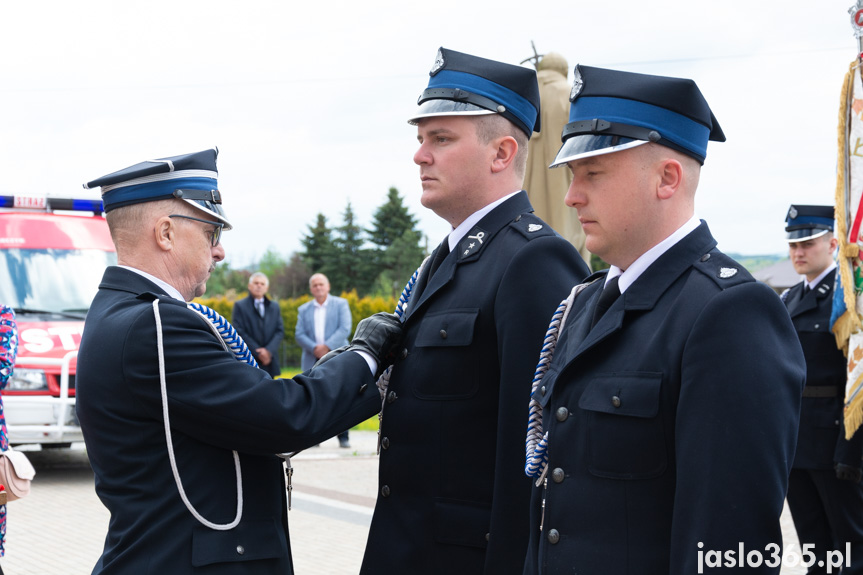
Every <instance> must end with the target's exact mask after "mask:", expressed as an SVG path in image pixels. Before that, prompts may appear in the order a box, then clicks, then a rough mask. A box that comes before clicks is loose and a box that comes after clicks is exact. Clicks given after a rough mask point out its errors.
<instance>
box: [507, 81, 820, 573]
mask: <svg viewBox="0 0 863 575" xmlns="http://www.w3.org/2000/svg"><path fill="white" fill-rule="evenodd" d="M574 78H575V80H574V83H573V88H572V92H571V95H570V99H571V101H572V104H571V111H570V122H569V123H568V124H567V125H566V127H565V128H564V130H563V146H562V147H561V149H560V151H559V152H558V156H557V158H556V160H555V165H558V166H567V167H566V168H563V169H569V170H571V171H572V174H573V180H572V184H571V186H570V188H569V192H568V194H567V196H566V203H567V205H569V206H571V207H574V208H577V209H578V213H579V218H580V219H581V221H582V223H583V225H584V231H585V234H586V235H587V240H586V245H587V249H588V250H590V252H591V253H594V254H597V255H599V256H600V257H601V258H602V259H603V260H605V261H606V262H608V263H609V264H611V268H610V269H609V270H608V272H607V273H606V272H604V271H603V272H602V273H600V274H595V276H594V277H593V281H592V283H590V285H588V286H587V287H586V288H584V289H583V291H581V292H580V293H578V295H575V296H574V299H573V302H572V304H571V306H570V308H569V315H568V316H567V319H566V322H565V324H564V327H563V328H562V333H561V335H560V337H559V339H558V341H557V343H556V348H555V349H554V353H553V359H552V361H551V365H550V367H549V369H548V371H547V372H545V375H544V376H543V377H542V379H541V380H540V382H539V383H538V384H537V389H536V392H535V393H534V396H533V399H534V400H535V402H534V404H533V408H534V409H535V410H541V411H539V412H538V417H539V422H540V425H539V427H540V428H541V429H540V430H537V431H538V433H539V435H540V436H542V435H543V434H544V433H545V432H547V433H548V437H547V456H548V459H547V462H545V463H546V464H545V465H543V464H542V458H541V457H540V464H539V465H538V466H537V469H536V470H534V469H532V468H529V469H528V471H529V472H531V474H532V475H533V476H534V477H536V479H537V480H538V482H537V483H538V486H537V487H536V488H535V489H534V494H533V499H532V501H531V522H530V547H529V550H528V555H527V559H526V563H525V569H524V572H525V573H526V574H530V575H533V574H552V573H576V572H577V573H585V574H599V573H601V574H602V575H635V574H645V573H651V574H654V573H656V574H658V573H662V574H663V575H669V574H670V575H692V574H693V573H699V572H703V571H702V570H705V569H707V568H708V567H709V566H710V565H711V562H712V561H713V559H714V558H715V557H716V555H715V553H720V554H721V555H720V557H721V558H722V560H723V561H724V560H725V558H726V555H725V553H726V552H731V553H734V554H737V553H739V548H740V546H741V545H743V546H744V547H745V549H746V550H753V549H757V550H760V551H761V552H762V553H769V549H773V548H772V547H771V548H769V549H768V551H764V550H765V548H766V546H767V545H770V544H776V552H777V554H778V553H779V551H781V545H782V534H781V530H780V524H779V517H780V514H781V513H782V507H783V502H784V498H785V491H786V488H787V486H788V472H789V471H790V465H791V459H792V458H793V455H794V445H795V443H796V439H797V423H798V414H799V410H800V395H801V392H802V390H803V383H804V376H805V366H804V362H803V354H802V352H801V350H800V346H799V344H798V343H797V340H796V337H795V336H794V328H793V326H792V325H791V320H790V319H789V318H788V314H787V313H786V311H785V310H784V309H783V306H782V302H781V301H780V300H779V298H778V297H777V296H776V294H775V293H774V292H773V291H772V290H771V289H770V288H769V287H767V286H766V285H765V284H762V283H759V282H756V281H755V280H754V279H753V278H752V276H750V275H749V273H747V271H746V270H745V269H744V268H743V267H742V266H741V265H740V264H738V263H737V262H735V261H734V260H732V259H731V258H729V257H728V256H726V255H725V254H723V253H722V252H720V251H719V250H718V249H717V248H716V240H715V239H714V238H713V236H712V235H711V233H710V230H709V229H708V227H707V223H706V222H704V221H701V220H699V219H698V218H696V217H695V191H696V187H697V185H698V180H699V176H700V172H701V166H702V164H703V163H704V160H705V157H706V154H707V142H708V140H714V141H724V140H725V135H724V134H723V132H722V129H721V128H720V127H719V123H718V122H717V121H716V118H715V117H714V115H713V113H712V112H711V110H710V107H709V106H708V105H707V102H706V101H705V99H704V97H703V96H702V94H701V92H700V90H699V89H698V87H697V86H696V85H695V82H693V81H692V80H687V79H680V78H669V77H662V76H649V75H645V74H634V73H630V72H620V71H616V70H607V69H602V68H593V67H588V66H576V69H575V73H574ZM563 295H566V294H563ZM537 423H538V422H537V421H536V420H535V418H532V424H534V425H536V424H537ZM540 443H541V442H540ZM708 552H712V553H713V554H711V555H707V553H708ZM742 560H743V561H746V558H743V559H742ZM771 560H772V558H771ZM699 568H700V569H701V570H699ZM761 569H763V571H760V572H775V573H778V572H779V562H778V560H777V562H776V567H775V569H771V568H766V567H765V566H764V565H762V566H761ZM704 572H706V571H704Z"/></svg>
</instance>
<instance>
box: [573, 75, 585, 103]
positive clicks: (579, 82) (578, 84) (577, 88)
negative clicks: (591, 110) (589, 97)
mask: <svg viewBox="0 0 863 575" xmlns="http://www.w3.org/2000/svg"><path fill="white" fill-rule="evenodd" d="M582 89H584V78H582V77H581V70H579V69H578V66H576V67H575V70H573V72H572V89H571V90H570V91H569V101H570V102H575V99H576V98H578V95H579V94H581V91H582Z"/></svg>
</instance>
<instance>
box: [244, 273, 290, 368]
mask: <svg viewBox="0 0 863 575" xmlns="http://www.w3.org/2000/svg"><path fill="white" fill-rule="evenodd" d="M269 287H270V281H269V280H268V279H267V276H265V275H264V274H263V273H261V272H255V273H253V274H252V275H251V277H250V278H249V297H246V298H243V299H241V300H239V301H237V302H235V303H234V313H233V317H232V318H231V323H233V324H234V328H235V329H236V330H237V332H238V333H239V334H240V336H241V337H242V338H243V339H244V340H245V342H246V345H248V346H249V349H250V350H251V352H252V355H254V356H255V359H256V360H257V362H258V365H259V366H260V367H261V369H263V370H264V371H266V372H267V373H269V374H270V375H272V376H273V377H278V376H279V374H281V372H282V371H281V368H280V367H279V345H281V343H282V339H284V337H285V325H284V323H283V322H282V312H281V310H280V309H279V304H278V302H275V301H273V300H271V299H270V298H268V297H267V290H268V289H269Z"/></svg>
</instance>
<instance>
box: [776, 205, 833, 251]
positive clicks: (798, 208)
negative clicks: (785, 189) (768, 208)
mask: <svg viewBox="0 0 863 575" xmlns="http://www.w3.org/2000/svg"><path fill="white" fill-rule="evenodd" d="M785 223H786V224H787V225H786V226H785V231H786V232H788V243H790V244H793V243H796V242H803V241H806V240H811V239H814V238H817V237H820V236H823V235H824V234H826V233H827V232H832V231H833V206H803V205H793V204H792V206H791V207H790V208H788V214H787V215H786V216H785Z"/></svg>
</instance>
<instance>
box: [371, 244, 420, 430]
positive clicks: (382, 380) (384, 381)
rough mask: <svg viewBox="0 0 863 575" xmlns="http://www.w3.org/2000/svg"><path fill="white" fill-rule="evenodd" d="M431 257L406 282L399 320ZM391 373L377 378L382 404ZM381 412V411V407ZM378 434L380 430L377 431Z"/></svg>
mask: <svg viewBox="0 0 863 575" xmlns="http://www.w3.org/2000/svg"><path fill="white" fill-rule="evenodd" d="M430 257H431V256H426V259H424V260H423V263H421V264H420V267H418V268H417V269H416V271H415V272H414V273H413V275H412V276H411V279H409V280H408V283H407V284H405V288H404V289H403V290H402V293H401V295H400V296H399V301H398V303H397V304H396V311H395V314H396V315H397V316H399V320H401V321H404V316H405V312H407V310H408V304H409V303H410V301H411V296H412V295H413V291H414V285H415V284H416V283H417V279H418V278H419V277H420V274H421V273H422V271H423V268H424V267H425V265H426V263H427V262H428V261H429V258H430ZM392 371H393V366H389V367H388V368H386V369H385V370H384V372H383V373H382V374H381V376H380V377H379V378H378V381H377V386H378V391H380V393H381V401H382V402H383V399H384V397H385V396H386V394H387V387H389V385H390V374H391V373H392ZM381 411H383V405H382V406H381ZM378 433H380V430H378Z"/></svg>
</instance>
